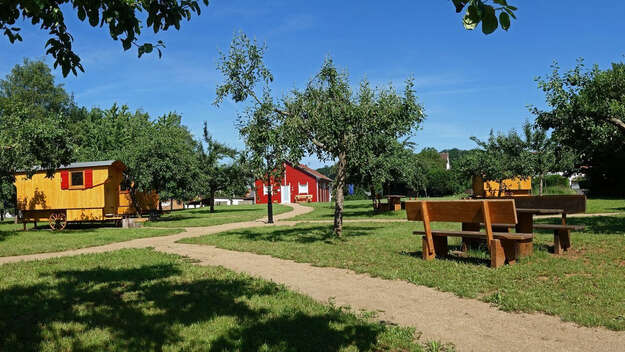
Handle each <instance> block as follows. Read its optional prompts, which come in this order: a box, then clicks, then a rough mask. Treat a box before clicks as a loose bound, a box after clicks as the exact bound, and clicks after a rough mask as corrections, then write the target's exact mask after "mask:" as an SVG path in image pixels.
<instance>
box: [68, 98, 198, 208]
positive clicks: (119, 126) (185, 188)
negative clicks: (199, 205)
mask: <svg viewBox="0 0 625 352" xmlns="http://www.w3.org/2000/svg"><path fill="white" fill-rule="evenodd" d="M82 117H83V118H81V119H80V120H79V121H78V122H77V127H76V129H75V131H74V133H75V136H76V147H75V149H76V156H77V159H78V160H81V161H87V160H106V159H116V160H121V161H122V162H123V163H124V164H125V165H126V166H127V169H126V171H125V173H126V176H127V177H128V181H129V184H130V189H129V191H130V192H129V193H130V196H131V198H132V201H133V203H134V204H135V206H136V207H138V206H139V205H140V202H138V201H137V193H138V192H152V191H156V192H157V193H158V194H159V197H160V198H161V199H171V198H174V199H181V200H185V199H190V198H192V197H194V196H195V195H196V194H195V191H196V190H197V186H198V185H197V180H198V178H199V176H200V172H199V164H198V160H197V152H196V151H197V148H198V146H197V143H196V142H195V141H194V140H193V136H192V135H191V133H190V132H189V130H188V129H187V128H186V127H185V126H184V125H182V123H181V117H180V115H177V114H173V113H169V114H166V115H163V116H161V117H159V118H157V119H156V120H152V119H151V118H150V116H149V115H148V114H147V113H144V112H141V111H136V112H134V113H131V112H130V111H129V110H128V108H127V107H126V106H121V107H119V106H117V105H113V107H111V108H110V109H107V110H99V109H94V110H91V111H89V112H87V111H83V116H82ZM141 211H142V209H138V208H137V212H141Z"/></svg>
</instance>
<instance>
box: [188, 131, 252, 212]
mask: <svg viewBox="0 0 625 352" xmlns="http://www.w3.org/2000/svg"><path fill="white" fill-rule="evenodd" d="M204 143H205V144H206V148H203V147H200V155H199V157H200V168H201V172H202V182H203V184H204V189H205V193H204V194H207V195H208V202H209V206H210V212H211V213H214V212H215V194H216V193H217V192H219V191H223V190H225V189H227V188H228V187H229V185H230V184H231V183H238V182H237V179H240V178H241V177H242V176H243V174H238V173H237V172H234V171H235V170H234V168H237V165H235V163H234V160H235V157H236V155H237V151H236V150H234V149H232V148H229V147H228V146H226V145H225V144H222V143H219V142H217V141H216V140H215V139H213V137H212V136H211V135H210V133H209V132H208V125H207V124H206V122H204ZM225 159H230V160H231V162H230V163H225V162H224V161H225Z"/></svg>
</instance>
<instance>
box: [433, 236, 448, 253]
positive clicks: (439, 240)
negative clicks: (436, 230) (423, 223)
mask: <svg viewBox="0 0 625 352" xmlns="http://www.w3.org/2000/svg"><path fill="white" fill-rule="evenodd" d="M433 240H434V251H435V252H436V255H437V256H439V257H446V256H447V253H448V252H449V247H448V245H447V237H446V236H445V237H439V236H436V237H434V238H433Z"/></svg>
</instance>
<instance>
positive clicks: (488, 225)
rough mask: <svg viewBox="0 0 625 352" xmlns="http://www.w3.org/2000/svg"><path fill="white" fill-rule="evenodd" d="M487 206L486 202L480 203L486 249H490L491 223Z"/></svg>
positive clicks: (491, 238) (491, 237)
mask: <svg viewBox="0 0 625 352" xmlns="http://www.w3.org/2000/svg"><path fill="white" fill-rule="evenodd" d="M488 204H489V202H488V201H482V213H483V214H484V229H485V230H486V237H488V239H487V241H488V242H487V243H488V248H489V249H490V244H491V241H492V240H493V224H492V222H491V214H490V210H489V207H488Z"/></svg>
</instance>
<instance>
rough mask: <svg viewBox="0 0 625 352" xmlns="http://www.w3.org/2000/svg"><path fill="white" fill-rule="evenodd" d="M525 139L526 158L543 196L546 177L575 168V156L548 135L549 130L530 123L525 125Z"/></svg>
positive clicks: (539, 192)
mask: <svg viewBox="0 0 625 352" xmlns="http://www.w3.org/2000/svg"><path fill="white" fill-rule="evenodd" d="M523 134H524V137H525V140H524V142H525V146H526V152H525V154H526V155H525V158H527V160H529V164H530V167H531V169H532V174H533V175H532V176H535V177H538V185H539V186H538V194H539V195H541V196H542V194H543V188H544V180H545V175H547V174H548V173H551V172H560V171H563V172H564V171H569V170H571V169H572V168H573V163H574V159H575V154H574V153H573V152H572V151H571V150H570V149H569V148H566V147H563V146H558V144H557V143H556V142H555V141H554V140H553V139H551V138H549V136H548V135H547V130H546V129H544V128H542V127H540V126H537V125H532V124H531V123H529V122H528V121H526V122H525V124H524V125H523Z"/></svg>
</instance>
